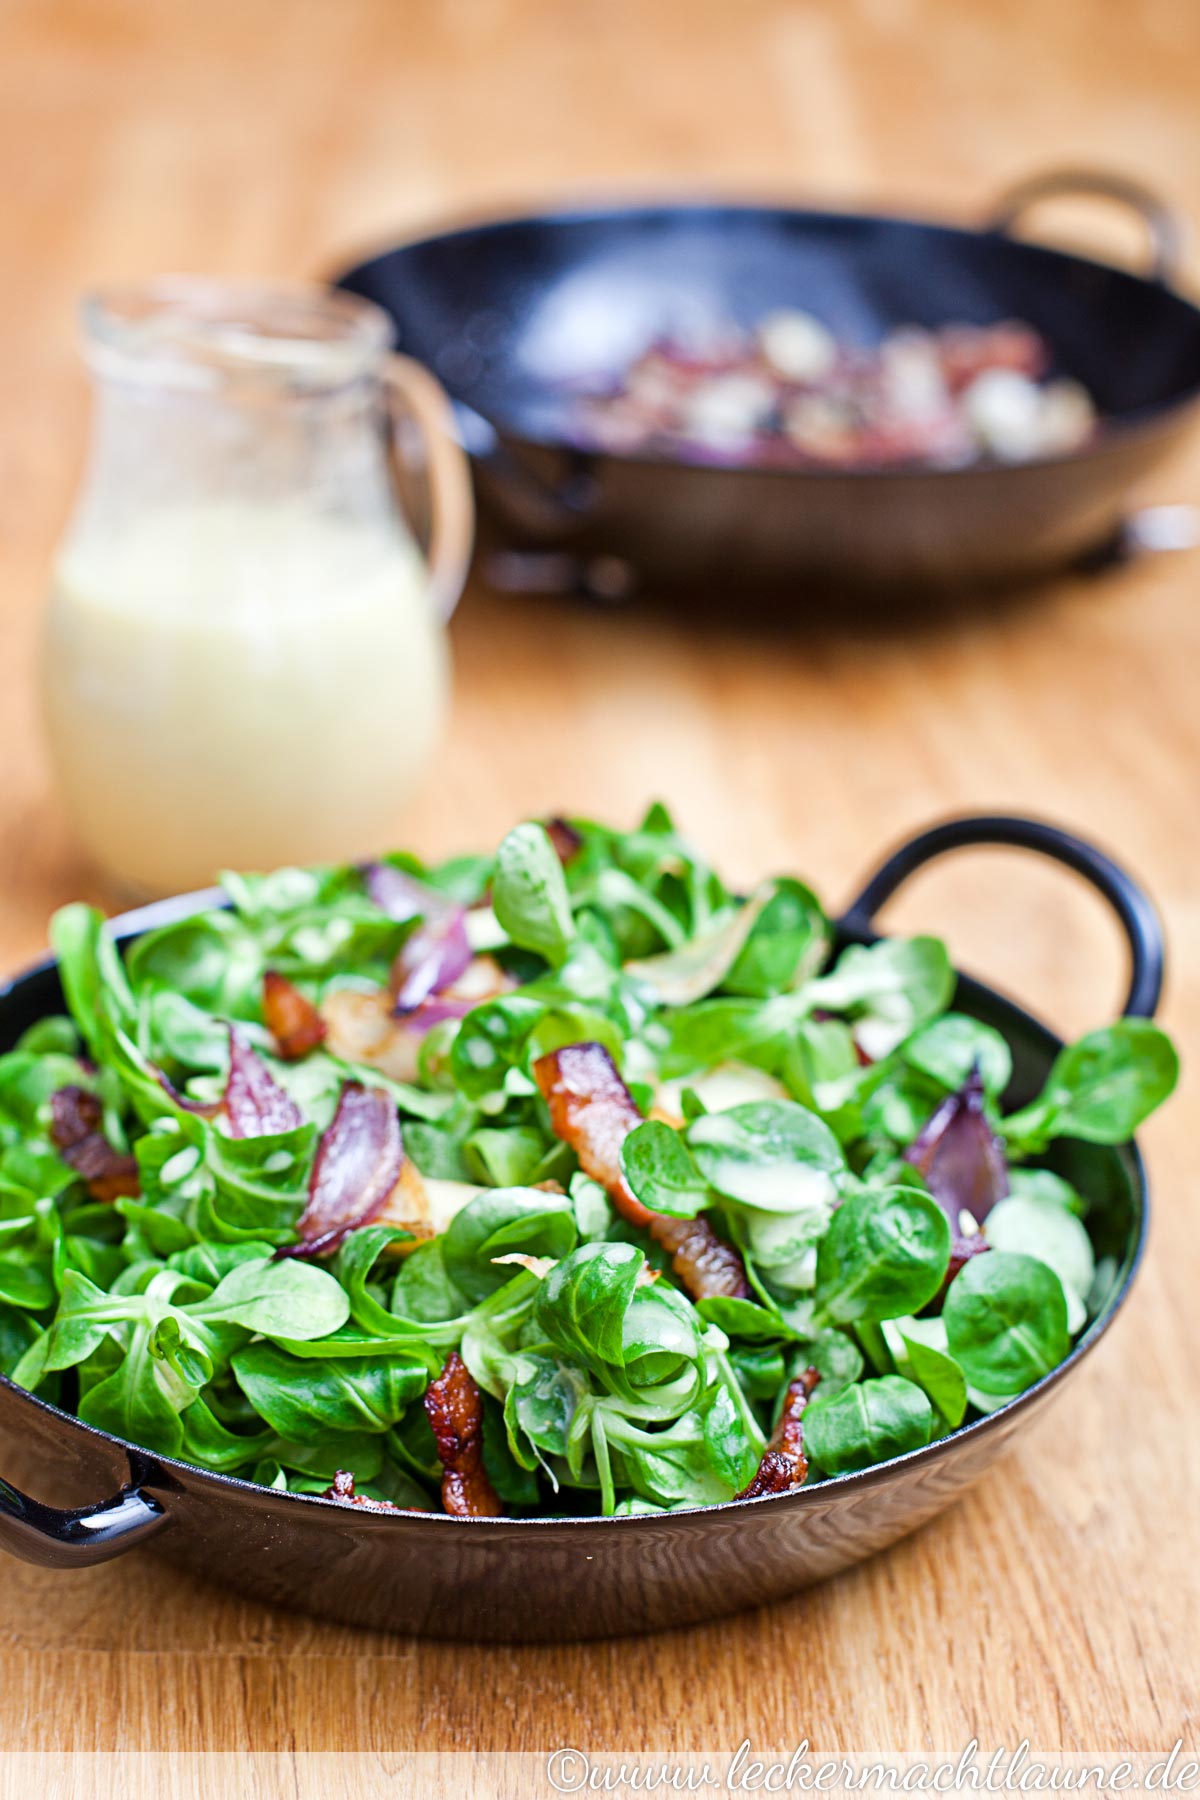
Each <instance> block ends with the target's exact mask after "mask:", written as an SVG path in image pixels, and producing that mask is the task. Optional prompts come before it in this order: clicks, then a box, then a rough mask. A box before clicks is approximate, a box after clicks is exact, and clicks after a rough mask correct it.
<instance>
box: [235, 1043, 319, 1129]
mask: <svg viewBox="0 0 1200 1800" xmlns="http://www.w3.org/2000/svg"><path fill="white" fill-rule="evenodd" d="M222 1106H223V1109H224V1112H225V1117H226V1119H227V1120H228V1121H229V1135H230V1137H235V1138H256V1137H274V1136H276V1135H277V1134H278V1133H279V1132H282V1131H295V1130H297V1129H298V1128H299V1127H300V1126H301V1125H303V1123H304V1114H303V1113H302V1112H301V1111H300V1108H299V1107H298V1106H297V1105H296V1102H295V1101H294V1100H293V1099H292V1097H291V1095H290V1094H288V1093H286V1092H285V1091H284V1089H283V1088H281V1087H280V1085H279V1083H278V1082H277V1081H276V1079H275V1077H274V1076H273V1075H272V1073H271V1071H270V1069H268V1067H267V1065H266V1063H265V1062H264V1061H263V1060H262V1058H261V1056H259V1054H258V1052H257V1051H256V1050H253V1049H252V1048H251V1046H250V1044H249V1043H248V1042H247V1041H246V1039H245V1038H244V1037H243V1036H242V1033H241V1032H240V1031H239V1030H238V1028H237V1026H236V1025H231V1026H230V1027H229V1079H228V1081H227V1082H226V1084H225V1098H224V1100H223V1102H222Z"/></svg>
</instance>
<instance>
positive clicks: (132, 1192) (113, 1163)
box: [50, 1087, 142, 1201]
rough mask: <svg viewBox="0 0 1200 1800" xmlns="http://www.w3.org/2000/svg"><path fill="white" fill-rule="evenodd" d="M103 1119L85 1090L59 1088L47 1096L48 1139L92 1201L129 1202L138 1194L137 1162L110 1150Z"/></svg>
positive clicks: (95, 1099) (97, 1102)
mask: <svg viewBox="0 0 1200 1800" xmlns="http://www.w3.org/2000/svg"><path fill="white" fill-rule="evenodd" d="M103 1119H104V1108H103V1107H102V1106H101V1104H100V1100H99V1098H98V1096H97V1095H95V1094H93V1093H90V1092H89V1091H88V1089H87V1088H81V1087H61V1088H59V1089H58V1090H57V1091H56V1092H55V1093H53V1094H52V1095H51V1096H50V1136H51V1137H52V1138H53V1140H54V1143H55V1146H56V1148H57V1150H58V1153H59V1155H60V1156H61V1157H62V1159H63V1161H64V1162H65V1163H67V1164H69V1165H70V1167H71V1168H72V1169H74V1170H75V1173H76V1174H77V1175H79V1176H80V1177H81V1178H82V1180H83V1181H84V1183H85V1184H86V1186H87V1191H88V1193H89V1194H90V1195H91V1197H92V1199H93V1200H108V1201H112V1200H121V1199H133V1198H135V1197H136V1196H137V1195H138V1194H140V1193H141V1191H142V1190H141V1184H140V1183H139V1181H138V1166H137V1159H136V1158H135V1157H132V1156H129V1155H126V1154H125V1153H124V1152H122V1151H120V1150H114V1149H113V1147H112V1145H111V1144H110V1143H109V1141H108V1139H107V1138H106V1137H105V1135H104V1133H103V1131H102V1130H101V1125H102V1123H103Z"/></svg>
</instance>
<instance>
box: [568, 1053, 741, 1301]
mask: <svg viewBox="0 0 1200 1800" xmlns="http://www.w3.org/2000/svg"><path fill="white" fill-rule="evenodd" d="M533 1074H534V1079H535V1080H536V1082H537V1084H538V1087H539V1088H540V1090H541V1093H542V1097H543V1099H544V1100H545V1102H546V1104H547V1106H548V1107H549V1108H550V1123H551V1125H552V1126H553V1128H554V1133H555V1136H556V1137H560V1138H562V1140H563V1142H564V1143H567V1144H570V1146H571V1148H572V1150H574V1152H575V1154H576V1156H577V1157H578V1158H579V1166H580V1168H582V1169H583V1171H584V1173H585V1174H587V1175H590V1176H591V1178H592V1180H593V1181H598V1182H599V1183H600V1185H601V1186H602V1187H603V1188H604V1189H605V1190H606V1191H607V1193H608V1196H609V1198H610V1199H611V1201H612V1203H613V1205H614V1206H615V1207H616V1209H617V1211H618V1212H619V1213H620V1215H621V1217H622V1218H623V1219H627V1220H628V1221H629V1223H630V1224H631V1225H640V1226H642V1227H643V1229H644V1230H646V1231H648V1232H649V1233H650V1236H651V1237H652V1238H653V1239H654V1241H655V1243H657V1244H661V1245H662V1247H663V1249H664V1250H666V1251H667V1252H668V1253H669V1255H670V1257H671V1266H672V1268H673V1269H674V1270H675V1273H676V1275H678V1277H679V1279H680V1281H681V1282H682V1283H683V1285H684V1287H685V1288H686V1289H687V1291H688V1293H689V1294H690V1295H691V1296H692V1299H693V1300H705V1299H707V1298H709V1297H710V1296H711V1295H714V1294H730V1295H734V1296H736V1297H737V1298H739V1299H746V1298H748V1296H749V1293H750V1288H749V1285H748V1283H747V1281H746V1269H745V1265H744V1263H743V1262H742V1259H741V1257H740V1256H739V1255H738V1252H737V1251H736V1250H735V1249H734V1247H733V1245H732V1244H727V1243H726V1242H725V1240H724V1239H723V1238H719V1237H718V1236H717V1234H716V1232H715V1231H714V1230H713V1228H712V1226H711V1225H710V1224H709V1223H708V1221H707V1219H673V1218H670V1217H669V1216H668V1215H667V1214H666V1213H656V1212H651V1210H650V1208H649V1207H648V1206H643V1205H642V1203H641V1201H640V1200H639V1199H638V1198H637V1196H636V1194H634V1192H633V1190H632V1189H631V1188H630V1186H629V1184H628V1182H627V1181H626V1180H625V1176H624V1174H623V1173H622V1171H621V1145H622V1144H623V1143H624V1141H625V1139H626V1138H627V1137H628V1135H629V1133H630V1132H631V1131H632V1130H633V1129H634V1127H635V1126H637V1125H640V1124H641V1123H642V1115H641V1113H640V1112H639V1111H638V1109H637V1107H636V1106H635V1105H634V1103H633V1097H632V1095H631V1094H630V1092H629V1089H628V1088H627V1087H626V1086H625V1083H624V1082H623V1081H622V1080H621V1077H620V1075H619V1074H618V1073H617V1069H616V1065H615V1063H614V1062H613V1059H612V1057H611V1056H610V1055H609V1053H608V1051H607V1050H606V1049H605V1048H604V1046H603V1044H568V1045H567V1046H566V1047H565V1048H564V1049H562V1050H554V1051H552V1052H551V1053H550V1055H549V1056H543V1057H539V1059H538V1061H537V1062H535V1063H534V1065H533Z"/></svg>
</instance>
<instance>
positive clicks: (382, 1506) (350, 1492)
mask: <svg viewBox="0 0 1200 1800" xmlns="http://www.w3.org/2000/svg"><path fill="white" fill-rule="evenodd" d="M321 1498H322V1500H340V1501H341V1503H342V1505H343V1506H361V1507H362V1509H363V1511H364V1512H394V1513H398V1512H411V1511H412V1508H411V1507H408V1506H394V1505H393V1504H392V1502H391V1501H390V1500H372V1498H371V1496H370V1495H369V1494H356V1493H355V1491H354V1476H353V1475H352V1474H351V1473H350V1470H349V1469H338V1471H337V1472H336V1474H335V1475H334V1477H333V1485H332V1487H327V1488H326V1489H325V1490H324V1492H323V1493H322V1495H321Z"/></svg>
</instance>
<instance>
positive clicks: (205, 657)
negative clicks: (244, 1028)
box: [45, 502, 449, 892]
mask: <svg viewBox="0 0 1200 1800" xmlns="http://www.w3.org/2000/svg"><path fill="white" fill-rule="evenodd" d="M448 687H449V669H448V658H447V653H446V646H445V639H444V633H443V631H442V628H441V625H440V624H439V622H438V621H437V619H436V618H435V616H434V609H433V604H432V601H431V599H430V596H429V592H428V583H427V577H426V572H425V568H424V565H423V563H422V561H421V559H420V557H419V555H418V553H417V551H416V549H415V547H414V546H413V545H412V544H411V543H410V542H409V541H408V540H407V539H406V538H405V537H404V536H403V534H402V532H401V530H400V528H399V527H398V526H396V527H387V526H385V525H383V524H376V523H374V522H368V521H363V522H358V521H353V520H344V519H336V518H328V517H324V516H322V515H320V514H317V513H314V512H312V511H311V510H309V509H307V508H303V507H301V506H298V505H297V506H292V505H276V506H265V505H255V504H252V503H250V502H247V503H244V504H237V503H234V504H196V505H190V506H186V507H184V506H180V507H162V508H160V509H158V510H155V511H150V512H148V513H146V514H145V515H144V516H143V517H142V518H140V519H139V520H138V521H137V522H136V523H135V524H132V525H130V526H129V527H127V528H126V529H124V530H122V531H120V532H114V533H111V534H110V533H106V534H104V535H102V536H101V535H99V534H97V533H94V532H93V533H91V534H85V535H84V536H83V537H82V538H81V539H79V540H77V541H75V542H74V543H72V544H69V545H68V546H67V548H66V549H65V550H64V552H63V554H62V555H61V557H60V559H59V562H58V565H57V568H56V570H55V578H54V588H53V593H52V598H51V604H50V617H49V623H48V634H47V645H46V663H45V697H46V713H47V720H48V725H49V732H50V740H51V747H52V750H53V753H54V759H55V763H56V765H57V770H58V775H59V779H60V782H61V786H62V791H63V794H64V797H65V799H66V802H67V805H68V808H69V810H70V813H71V816H72V819H73V822H74V824H75V827H76V830H77V831H78V833H79V836H80V837H81V839H82V840H83V842H84V845H85V846H86V848H87V849H88V850H89V851H90V853H91V854H92V856H93V857H94V858H95V860H96V861H97V862H98V863H99V864H100V865H101V867H103V868H104V869H106V870H107V871H108V872H109V874H110V875H112V876H113V877H114V878H116V880H118V881H119V882H120V883H121V884H122V885H124V886H125V887H127V888H130V889H134V890H140V891H144V892H155V891H158V892H165V891H168V890H172V889H180V888H188V887H195V886H197V885H202V884H204V883H207V882H208V881H211V880H212V878H213V876H214V875H215V873H216V872H217V870H218V869H221V868H225V867H230V868H247V869H265V868H272V867H274V866H275V865H277V864H280V863H302V862H326V861H340V860H345V859H348V858H352V857H357V856H361V855H366V854H369V853H371V852H375V851H379V850H382V849H385V848H388V847H389V846H391V845H392V844H394V842H395V841H396V833H397V830H398V828H399V826H400V825H401V824H402V821H403V814H404V809H405V806H406V804H407V802H408V801H409V799H410V797H411V795H412V793H413V791H414V789H415V788H416V787H417V785H418V783H419V782H420V780H421V778H422V776H423V775H424V773H425V772H426V770H427V767H428V765H429V761H430V758H431V756H432V754H433V751H434V749H435V747H436V744H437V740H438V736H439V733H440V730H441V726H442V723H443V718H444V715H445V711H446V704H447V698H448Z"/></svg>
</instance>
